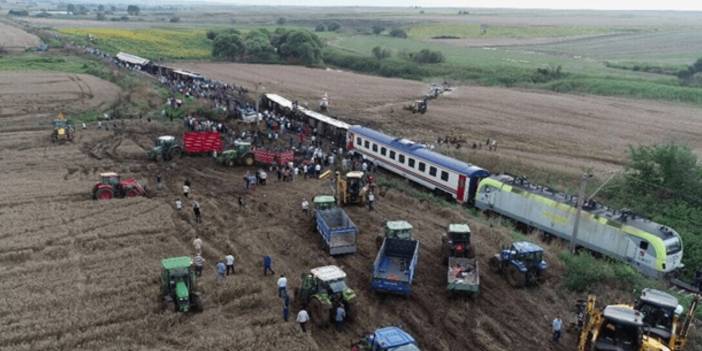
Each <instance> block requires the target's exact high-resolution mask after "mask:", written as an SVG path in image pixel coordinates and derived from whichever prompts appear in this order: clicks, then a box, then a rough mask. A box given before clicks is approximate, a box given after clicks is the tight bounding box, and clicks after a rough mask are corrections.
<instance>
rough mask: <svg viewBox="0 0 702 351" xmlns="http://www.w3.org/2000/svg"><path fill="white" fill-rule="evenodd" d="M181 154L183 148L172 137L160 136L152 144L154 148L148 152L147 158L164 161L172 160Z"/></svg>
mask: <svg viewBox="0 0 702 351" xmlns="http://www.w3.org/2000/svg"><path fill="white" fill-rule="evenodd" d="M182 154H183V146H181V145H180V144H179V143H178V142H177V141H176V138H175V137H174V136H172V135H162V136H160V137H158V139H156V141H155V142H154V147H153V148H152V149H151V150H149V153H148V156H149V159H150V160H154V161H158V160H159V159H161V160H164V161H169V160H172V159H173V158H174V157H176V156H181V155H182Z"/></svg>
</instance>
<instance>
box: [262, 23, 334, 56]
mask: <svg viewBox="0 0 702 351" xmlns="http://www.w3.org/2000/svg"><path fill="white" fill-rule="evenodd" d="M271 44H272V45H273V47H275V48H276V49H277V51H278V55H279V56H280V58H281V59H283V60H285V61H288V62H291V63H303V64H316V63H319V62H320V61H321V60H322V47H323V44H322V41H321V40H320V39H319V37H318V36H316V35H315V34H314V33H312V32H310V31H308V30H303V29H293V30H286V29H284V28H278V29H276V30H275V32H274V33H273V35H272V36H271Z"/></svg>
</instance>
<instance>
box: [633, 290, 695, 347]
mask: <svg viewBox="0 0 702 351" xmlns="http://www.w3.org/2000/svg"><path fill="white" fill-rule="evenodd" d="M699 301H700V295H695V297H694V298H693V299H692V302H691V303H690V306H689V308H688V310H687V313H686V315H685V316H684V318H681V316H680V313H681V312H682V311H681V310H680V309H682V307H681V306H680V305H679V303H678V299H677V298H675V296H673V295H670V294H668V293H666V292H663V291H660V290H656V289H649V288H646V289H643V290H642V291H641V296H639V298H638V299H637V300H636V302H635V303H634V308H635V309H636V310H637V311H640V312H641V313H643V315H644V318H643V323H644V330H645V331H646V333H647V334H648V335H649V336H650V337H651V338H655V339H657V340H658V341H660V342H661V343H662V344H664V345H666V346H668V348H669V349H670V350H672V351H682V350H684V349H685V346H686V344H687V333H688V331H689V329H690V325H691V324H692V321H693V319H694V318H695V312H696V310H697V306H698V304H699Z"/></svg>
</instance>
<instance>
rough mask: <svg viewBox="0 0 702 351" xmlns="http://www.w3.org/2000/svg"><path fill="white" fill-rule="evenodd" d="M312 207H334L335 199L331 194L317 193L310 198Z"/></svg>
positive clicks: (324, 208) (319, 208) (322, 208)
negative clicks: (312, 198)
mask: <svg viewBox="0 0 702 351" xmlns="http://www.w3.org/2000/svg"><path fill="white" fill-rule="evenodd" d="M312 203H313V204H314V208H315V209H317V210H328V209H330V208H334V207H336V199H335V198H334V197H333V196H331V195H318V196H315V197H314V200H312Z"/></svg>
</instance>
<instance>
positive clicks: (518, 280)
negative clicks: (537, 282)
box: [507, 265, 526, 288]
mask: <svg viewBox="0 0 702 351" xmlns="http://www.w3.org/2000/svg"><path fill="white" fill-rule="evenodd" d="M507 281H508V282H509V285H511V286H512V287H513V288H523V287H524V286H525V285H526V274H524V273H522V272H520V271H519V270H518V269H517V267H515V266H512V265H510V266H509V268H508V269H507Z"/></svg>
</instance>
